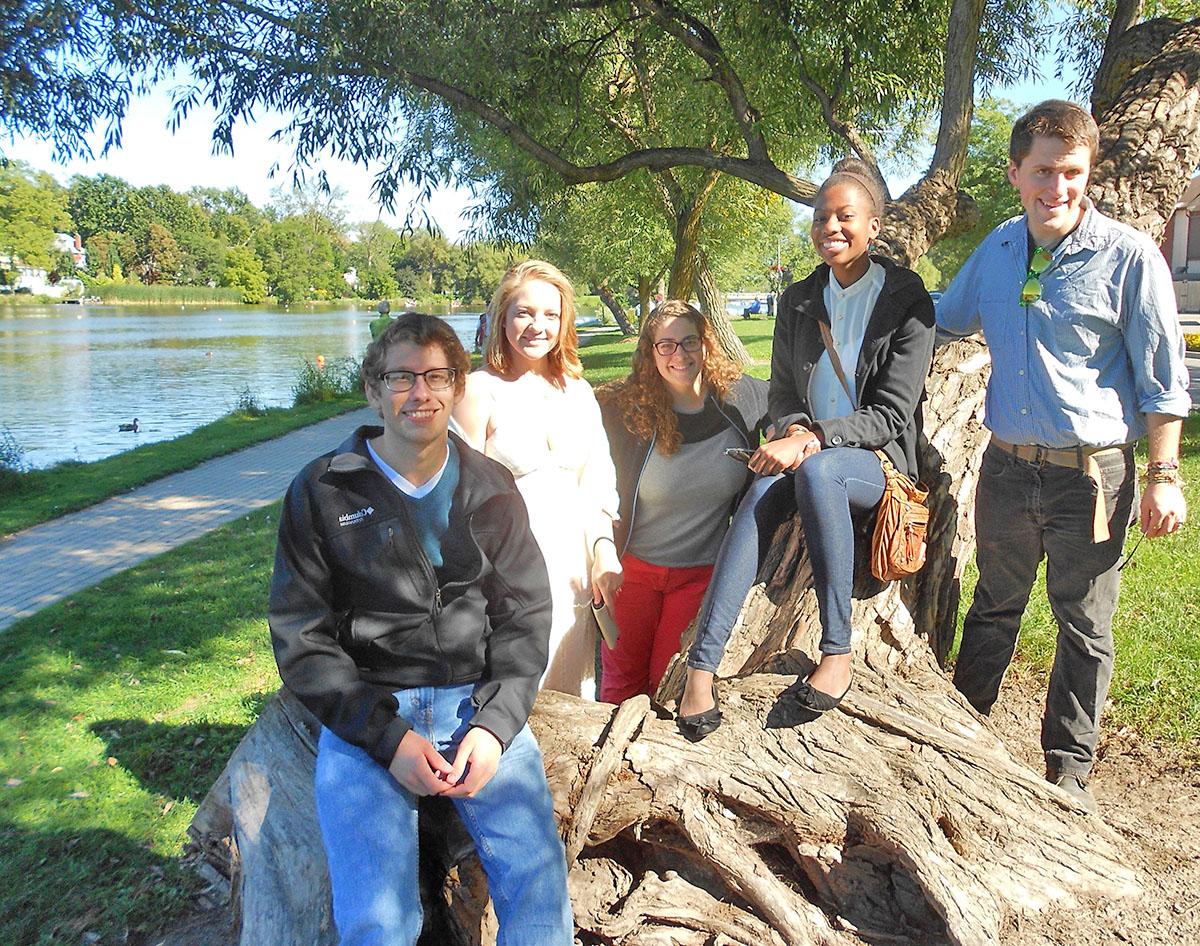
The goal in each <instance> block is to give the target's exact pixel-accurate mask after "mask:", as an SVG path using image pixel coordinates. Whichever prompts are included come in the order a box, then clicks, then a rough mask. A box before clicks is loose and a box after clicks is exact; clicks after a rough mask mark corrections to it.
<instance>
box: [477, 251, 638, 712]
mask: <svg viewBox="0 0 1200 946" xmlns="http://www.w3.org/2000/svg"><path fill="white" fill-rule="evenodd" d="M488 314H489V332H488V340H487V347H486V350H485V352H484V366H483V368H482V369H480V370H478V371H475V372H473V373H472V374H471V375H470V376H469V377H468V378H467V393H466V397H465V398H463V400H462V402H461V403H460V404H459V405H458V407H457V408H455V411H454V418H455V421H456V422H457V424H458V426H459V429H460V430H461V431H462V434H463V436H464V437H465V438H466V440H467V442H468V443H470V444H471V445H472V446H473V447H475V448H476V449H478V450H481V451H483V453H485V454H486V455H487V456H489V457H492V458H493V459H496V460H499V461H500V462H501V463H503V464H504V465H505V466H506V467H508V468H509V470H511V471H512V474H513V477H514V478H515V479H516V482H517V488H518V489H519V490H520V491H521V495H522V496H523V497H524V499H525V504H526V506H528V508H529V520H530V525H531V526H532V528H533V534H534V536H535V537H536V538H537V540H538V545H539V546H540V548H541V550H542V555H543V556H544V557H545V559H546V567H547V569H548V570H549V573H550V587H551V592H552V594H553V598H554V619H553V627H552V629H551V632H550V664H549V666H548V667H547V669H546V674H545V676H544V677H543V679H542V686H543V687H546V688H548V689H552V690H560V691H562V692H564V693H573V694H575V695H577V696H583V697H585V698H588V699H592V698H594V697H595V653H596V650H595V648H596V643H595V633H594V622H593V620H592V617H591V615H590V614H589V613H588V608H589V605H590V603H591V602H592V601H593V600H595V601H596V602H597V603H600V602H602V601H603V602H605V603H607V604H611V603H612V602H613V601H614V595H615V594H616V591H617V588H619V587H620V584H621V563H620V560H619V558H618V556H617V549H616V545H615V544H614V542H613V520H614V519H615V518H616V516H617V489H616V474H615V472H614V471H613V464H612V459H611V458H610V456H609V452H608V440H607V439H606V438H605V436H604V426H603V424H602V423H601V420H600V408H599V406H598V405H597V403H596V397H595V395H594V394H593V393H592V389H591V386H590V385H589V384H588V383H587V382H586V381H584V380H583V378H582V377H581V375H582V371H583V369H582V366H581V365H580V362H579V355H578V344H579V343H578V337H577V336H576V334H575V292H574V290H573V289H572V287H571V283H570V281H569V280H568V279H567V278H566V276H564V275H563V274H562V273H561V272H560V271H559V270H558V269H557V268H556V267H554V266H552V265H551V264H550V263H545V262H542V261H540V260H526V261H525V262H523V263H518V264H517V265H516V266H514V267H512V268H511V269H510V270H509V271H508V272H507V273H505V274H504V278H503V279H502V280H501V281H500V286H499V288H497V290H496V294H495V295H494V296H493V297H492V304H491V306H490V307H489V309H488Z"/></svg>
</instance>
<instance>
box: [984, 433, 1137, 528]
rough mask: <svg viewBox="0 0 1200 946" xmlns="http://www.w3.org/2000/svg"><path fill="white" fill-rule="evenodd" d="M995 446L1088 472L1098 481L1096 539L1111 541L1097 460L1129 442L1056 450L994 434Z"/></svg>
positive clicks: (1020, 456)
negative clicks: (1018, 442)
mask: <svg viewBox="0 0 1200 946" xmlns="http://www.w3.org/2000/svg"><path fill="white" fill-rule="evenodd" d="M992 445H993V446H995V447H998V448H999V449H1001V450H1003V451H1004V452H1005V453H1011V454H1012V455H1013V456H1014V457H1016V458H1017V459H1018V460H1024V461H1025V462H1026V463H1050V464H1052V465H1054V466H1065V467H1070V468H1072V469H1076V470H1083V471H1084V472H1085V473H1086V474H1087V475H1088V478H1089V479H1090V480H1091V481H1092V482H1093V483H1095V484H1096V506H1095V509H1094V510H1093V513H1092V541H1093V542H1107V541H1108V539H1109V537H1110V533H1109V531H1108V509H1107V506H1106V504H1105V502H1104V483H1103V482H1102V481H1101V479H1100V465H1099V464H1098V463H1097V462H1096V457H1100V456H1106V455H1108V454H1110V453H1124V452H1125V450H1126V449H1128V447H1129V446H1130V445H1129V444H1120V445H1118V446H1115V447H1066V448H1062V449H1056V448H1053V447H1043V446H1039V445H1038V444H1033V443H1021V444H1014V443H1008V442H1007V441H1004V440H1001V439H1000V438H999V437H997V436H996V435H995V434H992Z"/></svg>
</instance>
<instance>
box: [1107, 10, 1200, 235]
mask: <svg viewBox="0 0 1200 946" xmlns="http://www.w3.org/2000/svg"><path fill="white" fill-rule="evenodd" d="M1169 23H1171V21H1164V20H1150V21H1147V22H1146V23H1141V24H1138V25H1137V26H1134V27H1132V28H1130V29H1129V30H1127V31H1126V32H1125V33H1124V34H1123V37H1122V40H1121V48H1122V49H1123V50H1124V51H1125V57H1124V58H1123V59H1121V60H1119V61H1118V62H1117V64H1116V65H1114V66H1113V72H1112V73H1111V74H1110V75H1108V76H1104V77H1097V85H1098V86H1099V85H1100V82H1101V79H1102V78H1103V79H1104V81H1105V82H1106V83H1107V84H1108V85H1112V84H1113V83H1114V82H1116V81H1117V80H1118V79H1120V78H1121V75H1122V74H1125V75H1127V77H1126V78H1124V79H1123V81H1122V82H1121V85H1120V88H1119V90H1118V91H1117V92H1116V94H1115V96H1114V98H1113V100H1112V105H1111V106H1110V107H1109V109H1108V111H1107V112H1106V113H1105V115H1104V116H1103V120H1102V122H1101V125H1100V160H1099V161H1098V162H1097V163H1096V167H1095V169H1094V171H1093V173H1092V182H1091V185H1090V186H1089V188H1088V194H1089V196H1090V197H1091V198H1092V200H1094V201H1095V203H1096V206H1097V207H1099V208H1100V209H1101V210H1102V211H1104V212H1105V213H1106V214H1109V215H1110V216H1113V217H1116V218H1117V219H1119V220H1123V221H1124V222H1125V223H1128V224H1129V225H1130V226H1132V227H1136V228H1137V229H1138V230H1141V231H1142V232H1144V233H1146V234H1148V235H1149V236H1150V238H1151V239H1152V240H1154V241H1155V242H1156V243H1157V242H1159V241H1160V240H1161V239H1162V236H1163V233H1164V232H1165V230H1166V227H1167V221H1168V220H1169V219H1170V217H1171V213H1172V212H1173V211H1174V209H1175V202H1176V200H1177V199H1178V197H1179V194H1180V192H1181V191H1182V190H1183V188H1184V186H1186V184H1187V181H1188V179H1189V178H1190V177H1191V176H1192V174H1193V173H1195V170H1196V167H1197V165H1200V134H1198V133H1197V129H1198V128H1200V19H1198V20H1192V21H1191V22H1189V23H1178V24H1174V27H1173V28H1172V29H1170V30H1169V31H1168V29H1167V26H1166V25H1165V24H1169ZM1164 35H1165V36H1166V38H1165V39H1164ZM1143 40H1146V41H1148V42H1143ZM1156 42H1158V43H1160V45H1158V46H1155V43H1156ZM1155 49H1157V50H1158V51H1157V52H1154V53H1153V55H1147V53H1148V52H1151V51H1153V50H1155ZM1124 70H1127V72H1124Z"/></svg>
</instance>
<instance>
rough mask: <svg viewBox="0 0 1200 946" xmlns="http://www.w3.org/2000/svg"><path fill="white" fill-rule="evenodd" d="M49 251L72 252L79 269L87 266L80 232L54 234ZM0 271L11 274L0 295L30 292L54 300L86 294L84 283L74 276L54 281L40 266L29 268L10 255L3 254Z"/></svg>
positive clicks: (0, 258)
mask: <svg viewBox="0 0 1200 946" xmlns="http://www.w3.org/2000/svg"><path fill="white" fill-rule="evenodd" d="M50 249H51V250H52V251H53V252H55V253H69V254H70V256H71V259H72V260H74V262H75V266H76V267H77V268H79V269H83V268H84V267H85V266H86V265H87V251H86V250H84V248H83V242H82V241H81V240H80V239H79V234H78V233H75V234H71V233H56V234H54V240H53V241H52V242H51V244H50ZM0 270H6V271H7V272H8V273H9V278H8V280H7V283H8V284H7V285H5V286H4V287H3V288H2V289H0V292H10V293H11V292H28V293H30V294H31V295H35V296H49V297H50V298H52V299H62V298H64V297H66V296H74V295H80V294H81V293H82V292H83V283H82V282H80V281H79V280H78V279H76V278H74V277H73V276H69V277H66V278H61V279H60V278H58V277H54V278H53V279H52V278H51V275H50V273H49V272H47V271H46V270H44V269H42V268H41V267H39V266H27V265H26V264H25V261H24V260H22V259H21V258H20V257H17V258H16V259H13V258H12V257H10V256H8V255H4V254H0ZM0 282H3V280H0Z"/></svg>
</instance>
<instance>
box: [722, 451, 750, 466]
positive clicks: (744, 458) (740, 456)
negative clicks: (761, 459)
mask: <svg viewBox="0 0 1200 946" xmlns="http://www.w3.org/2000/svg"><path fill="white" fill-rule="evenodd" d="M725 456H727V457H731V458H732V459H734V460H737V461H738V462H739V463H749V462H750V458H751V457H752V456H754V451H753V450H747V449H746V448H745V447H730V448H729V449H727V450H726V451H725Z"/></svg>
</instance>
